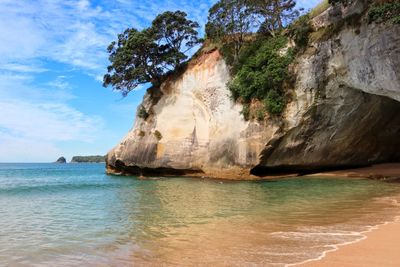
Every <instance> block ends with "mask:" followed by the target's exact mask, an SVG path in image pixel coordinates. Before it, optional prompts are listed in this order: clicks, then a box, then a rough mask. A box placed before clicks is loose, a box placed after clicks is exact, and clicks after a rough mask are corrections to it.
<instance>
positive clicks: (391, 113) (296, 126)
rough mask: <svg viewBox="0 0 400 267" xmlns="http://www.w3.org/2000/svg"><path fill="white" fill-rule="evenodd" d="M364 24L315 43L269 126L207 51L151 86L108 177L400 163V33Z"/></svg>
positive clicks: (235, 174) (111, 158)
mask: <svg viewBox="0 0 400 267" xmlns="http://www.w3.org/2000/svg"><path fill="white" fill-rule="evenodd" d="M354 10H356V7H353V10H350V11H346V12H348V14H347V15H348V16H350V15H349V14H350V13H351V12H357V10H356V11H354ZM360 10H361V11H362V9H360ZM361 11H359V12H361ZM344 14H345V15H346V13H344ZM345 15H342V16H345ZM324 16H325V17H327V18H325V19H324ZM360 16H361V15H360ZM331 18H332V16H327V15H326V14H322V15H321V16H320V17H318V18H316V19H315V20H314V21H315V22H316V24H318V25H321V24H322V25H325V24H329V23H330V22H329V19H331ZM341 19H344V17H342V18H341ZM362 19H363V18H360V20H361V22H360V23H352V24H347V25H346V24H344V25H343V26H341V28H340V29H339V30H337V32H335V33H332V35H331V36H329V38H327V39H325V40H317V41H313V42H310V43H309V45H308V47H307V49H306V50H305V52H304V53H301V54H300V55H299V56H298V57H297V58H296V59H295V62H294V63H293V64H292V76H293V80H294V83H293V88H290V89H288V93H290V95H291V100H290V102H289V103H288V104H287V106H286V108H285V111H284V113H283V115H282V116H281V117H280V118H277V117H269V118H267V119H266V120H265V121H263V122H257V121H245V120H244V118H243V115H242V114H241V113H240V112H241V110H242V106H241V105H240V104H237V103H234V102H233V101H232V100H231V97H230V91H229V90H228V89H227V86H226V84H227V82H228V81H229V80H230V74H229V70H228V66H227V65H226V64H225V62H224V60H223V58H222V57H221V55H220V53H219V52H218V51H217V50H214V51H211V52H208V53H203V54H202V55H201V56H199V57H197V58H195V59H193V60H192V61H191V62H190V64H189V66H188V68H187V70H186V71H184V73H182V74H181V75H179V76H178V77H171V78H170V79H168V80H167V81H166V82H164V83H163V84H162V86H161V88H160V89H159V90H156V89H152V90H149V92H148V93H147V94H146V95H145V97H144V99H143V103H142V106H141V107H139V109H138V114H139V116H137V117H136V120H135V125H134V127H133V128H132V130H131V131H130V132H129V133H128V135H127V136H126V137H125V138H124V139H123V140H122V141H121V143H120V144H118V145H117V146H116V147H115V148H114V149H113V150H111V151H110V152H109V153H108V155H107V159H106V161H107V171H108V172H109V173H123V174H125V173H129V174H136V175H157V174H162V175H198V176H208V177H219V178H230V179H235V178H245V179H251V178H256V176H252V175H251V174H254V175H260V176H261V175H267V174H273V173H284V172H309V171H310V172H311V171H316V170H321V169H332V168H341V167H350V166H364V165H369V164H373V163H380V162H389V161H400V149H399V148H400V138H399V137H400V116H398V114H400V103H399V101H400V74H399V70H400V46H399V44H400V27H399V26H398V25H395V24H375V23H372V24H368V23H365V22H363V21H362ZM321 21H322V22H321ZM316 27H319V26H316ZM142 110H144V111H145V113H146V116H143V115H141V112H142ZM250 173H251V174H250Z"/></svg>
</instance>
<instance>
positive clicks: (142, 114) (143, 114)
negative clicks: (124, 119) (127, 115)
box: [138, 105, 149, 120]
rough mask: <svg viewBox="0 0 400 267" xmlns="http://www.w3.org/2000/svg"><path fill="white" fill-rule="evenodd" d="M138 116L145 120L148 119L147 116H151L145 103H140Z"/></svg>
mask: <svg viewBox="0 0 400 267" xmlns="http://www.w3.org/2000/svg"><path fill="white" fill-rule="evenodd" d="M138 117H139V118H141V119H144V120H147V118H148V117H149V113H148V112H147V110H146V109H145V107H144V106H143V105H140V107H139V111H138Z"/></svg>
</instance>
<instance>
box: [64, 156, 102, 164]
mask: <svg viewBox="0 0 400 267" xmlns="http://www.w3.org/2000/svg"><path fill="white" fill-rule="evenodd" d="M105 161H106V157H105V156H100V155H96V156H74V157H72V159H71V163H103V162H105Z"/></svg>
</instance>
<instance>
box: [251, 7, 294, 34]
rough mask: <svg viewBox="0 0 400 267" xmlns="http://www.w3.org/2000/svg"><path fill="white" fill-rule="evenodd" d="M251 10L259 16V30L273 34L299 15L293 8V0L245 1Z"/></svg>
mask: <svg viewBox="0 0 400 267" xmlns="http://www.w3.org/2000/svg"><path fill="white" fill-rule="evenodd" d="M247 2H248V4H249V6H250V9H251V12H253V13H255V14H256V15H258V16H259V17H261V20H262V22H261V25H260V29H259V32H261V33H269V34H270V35H271V36H275V35H276V32H278V31H279V30H281V29H283V27H284V24H289V23H290V22H291V21H293V20H294V19H295V18H296V17H298V16H299V11H298V10H297V9H295V6H296V1H295V0H250V1H247Z"/></svg>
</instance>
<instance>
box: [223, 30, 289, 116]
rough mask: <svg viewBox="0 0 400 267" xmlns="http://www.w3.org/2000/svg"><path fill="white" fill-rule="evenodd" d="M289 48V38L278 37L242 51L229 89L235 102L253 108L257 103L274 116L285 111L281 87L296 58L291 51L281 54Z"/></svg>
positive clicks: (259, 42)
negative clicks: (285, 48) (251, 103)
mask: <svg viewBox="0 0 400 267" xmlns="http://www.w3.org/2000/svg"><path fill="white" fill-rule="evenodd" d="M286 44H287V38H286V37H284V36H278V37H275V38H267V39H259V40H257V41H255V42H252V43H249V44H248V45H247V46H246V47H245V48H244V49H243V50H242V51H241V53H240V56H239V59H238V63H237V64H236V65H235V70H236V73H235V75H234V78H233V79H232V81H231V82H230V83H229V85H228V87H229V89H230V90H231V92H232V97H233V99H234V100H239V101H241V102H242V103H246V104H250V102H251V101H252V100H253V99H258V100H261V101H263V102H264V103H265V108H266V110H267V111H268V112H269V113H271V114H280V113H281V112H282V111H283V108H284V98H283V97H282V95H283V92H282V83H283V81H284V80H285V79H286V78H287V75H288V65H289V64H290V63H291V62H292V60H293V55H294V53H293V50H292V49H290V48H289V49H288V50H287V51H286V53H283V52H282V51H281V49H283V48H284V47H285V46H286ZM246 113H247V112H244V114H246ZM245 117H246V116H245Z"/></svg>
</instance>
